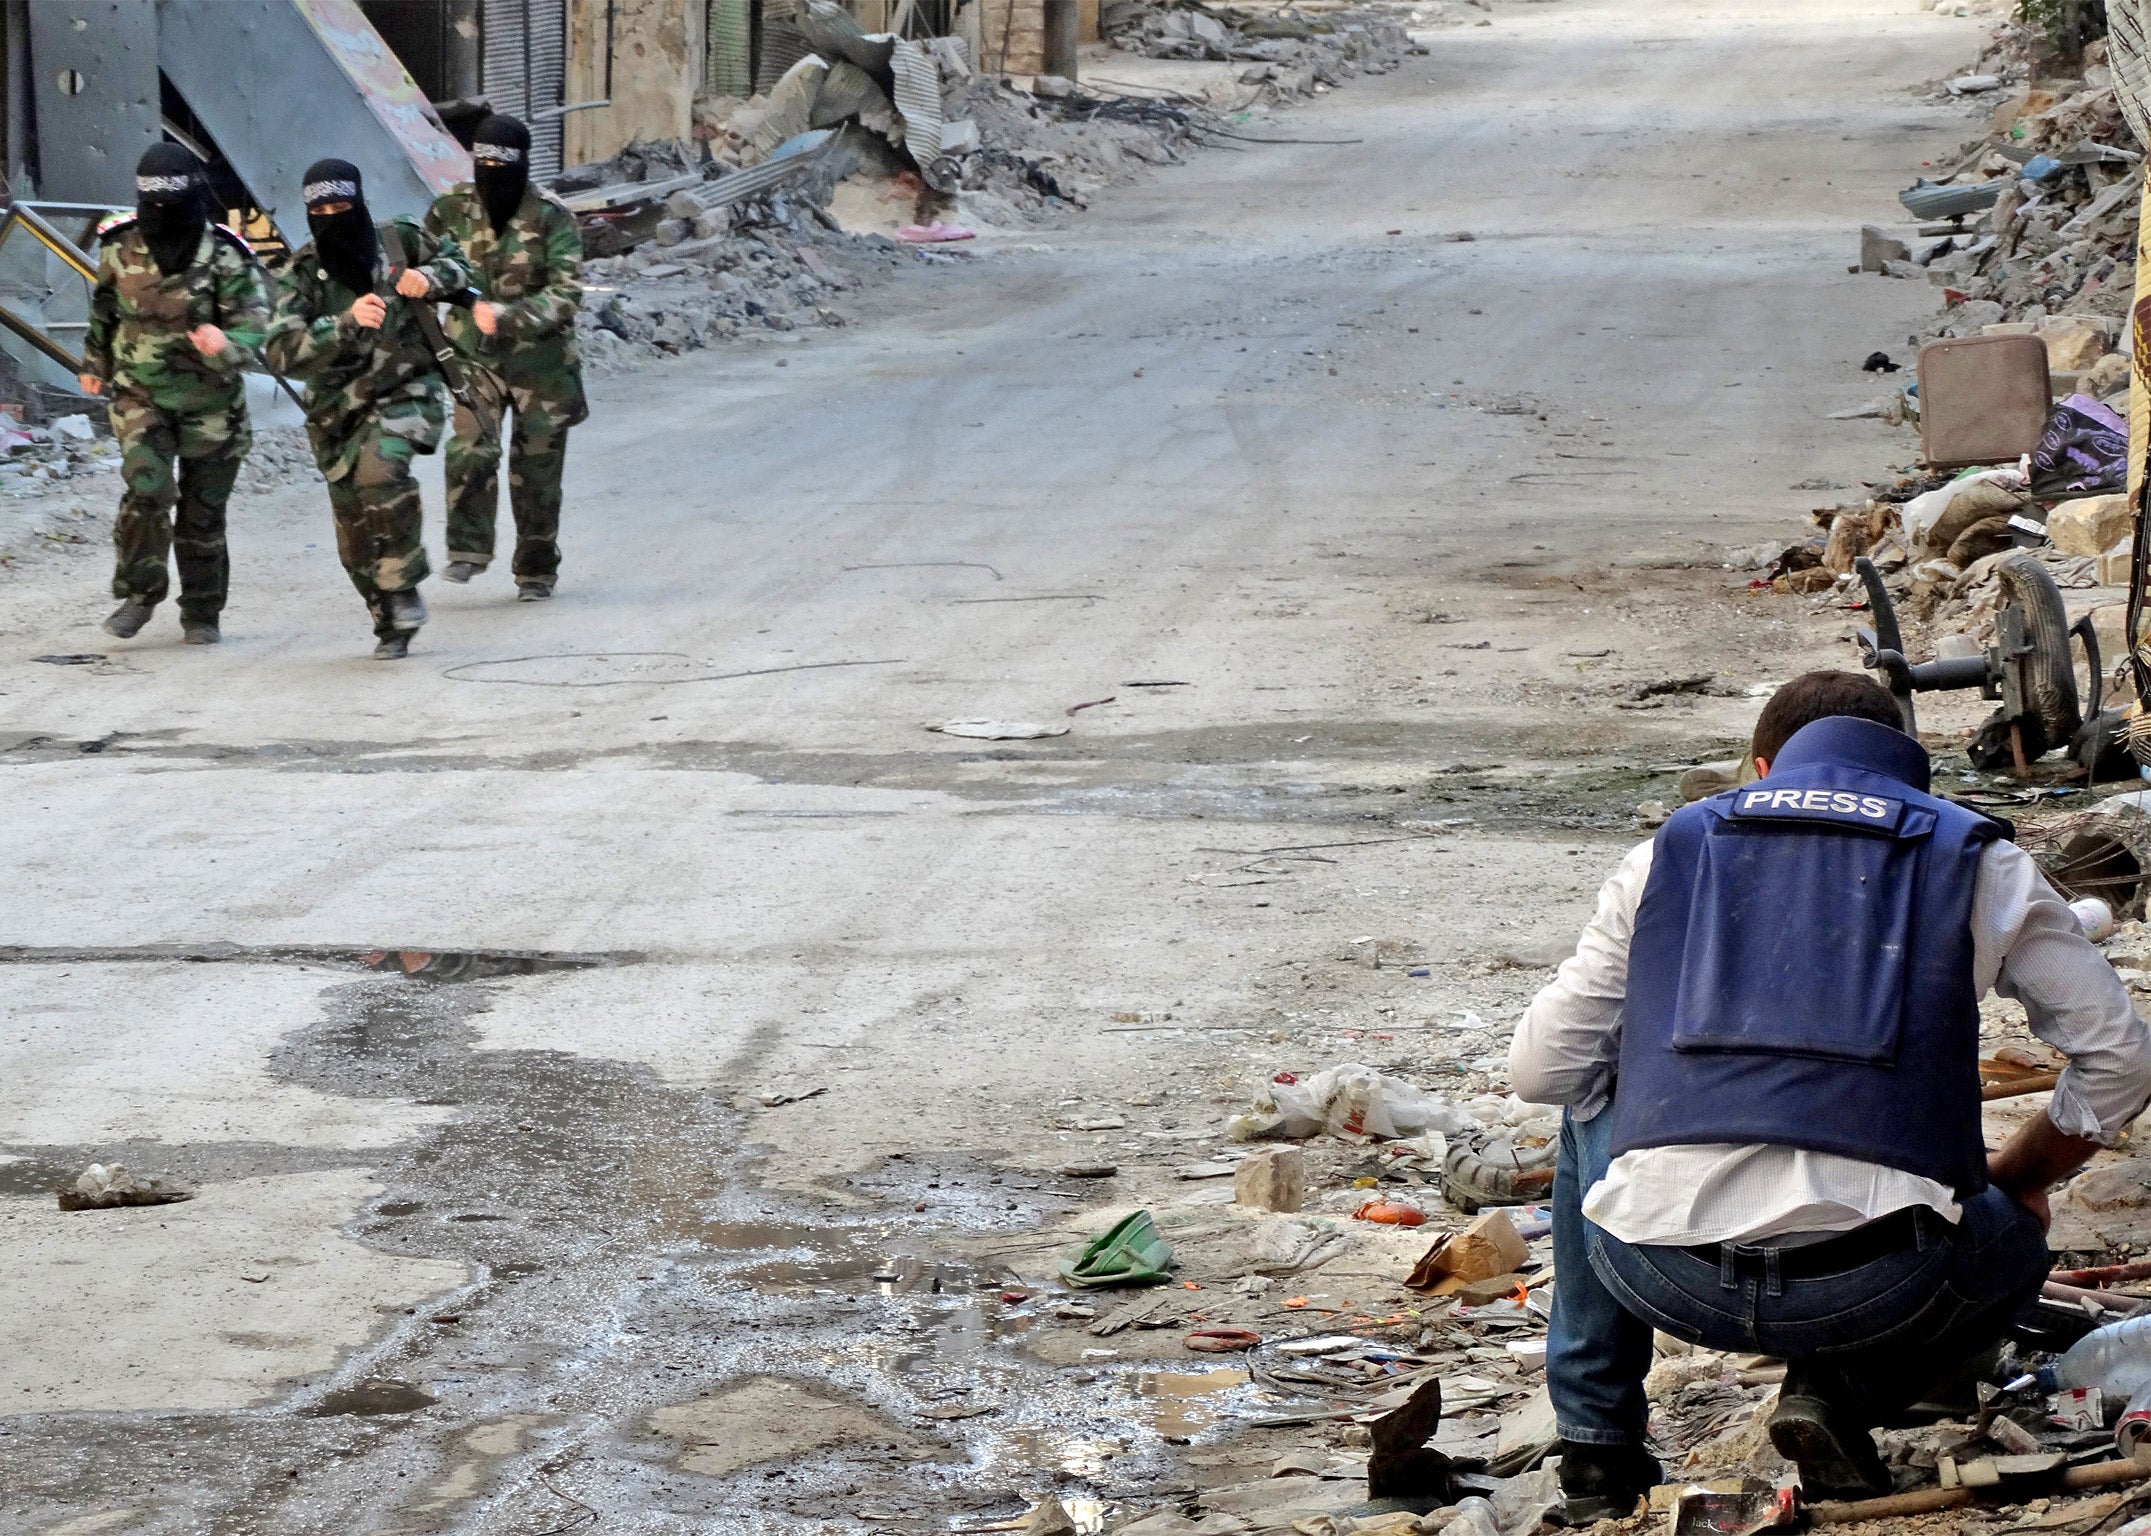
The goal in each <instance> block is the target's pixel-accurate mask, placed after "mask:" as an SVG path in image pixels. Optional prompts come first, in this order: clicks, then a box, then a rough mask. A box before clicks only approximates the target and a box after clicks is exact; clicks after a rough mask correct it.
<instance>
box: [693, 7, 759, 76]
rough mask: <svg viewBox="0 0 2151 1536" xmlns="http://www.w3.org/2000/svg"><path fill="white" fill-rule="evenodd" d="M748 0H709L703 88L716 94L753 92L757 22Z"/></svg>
mask: <svg viewBox="0 0 2151 1536" xmlns="http://www.w3.org/2000/svg"><path fill="white" fill-rule="evenodd" d="M748 5H749V0H709V5H708V7H707V9H705V10H704V12H703V18H704V21H705V23H706V29H705V38H706V42H705V46H704V48H703V53H702V88H703V89H704V90H706V91H708V92H710V93H711V94H712V95H715V96H748V95H751V94H753V91H754V40H753V31H754V23H753V20H752V18H751V17H750V15H749V14H748Z"/></svg>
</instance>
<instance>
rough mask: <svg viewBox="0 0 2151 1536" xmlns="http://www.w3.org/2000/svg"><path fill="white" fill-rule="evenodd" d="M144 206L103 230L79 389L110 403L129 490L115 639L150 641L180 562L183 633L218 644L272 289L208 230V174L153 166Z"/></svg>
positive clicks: (214, 229) (178, 155) (167, 157)
mask: <svg viewBox="0 0 2151 1536" xmlns="http://www.w3.org/2000/svg"><path fill="white" fill-rule="evenodd" d="M135 197H136V200H137V201H136V208H135V211H134V212H133V213H131V214H130V213H118V214H114V215H113V216H112V217H111V218H109V219H107V220H106V221H105V222H104V224H103V225H102V226H101V227H100V228H99V231H98V233H99V235H100V237H101V238H102V240H103V244H104V249H103V252H102V254H101V255H100V256H99V258H98V266H97V287H96V289H95V291H94V292H93V293H92V295H91V297H90V325H89V336H88V340H87V342H86V343H85V345H84V347H83V361H82V374H81V377H80V383H81V385H82V387H83V389H84V390H85V391H87V392H88V393H90V394H93V395H95V394H109V396H110V399H111V416H112V435H113V436H114V437H115V438H117V439H118V440H119V445H120V454H121V457H120V472H121V477H122V478H123V479H124V480H125V482H126V486H127V489H126V491H125V493H124V494H123V495H122V496H121V497H120V507H119V518H118V520H117V521H116V522H115V523H114V524H113V525H112V542H113V544H114V546H115V548H116V549H117V552H118V557H119V558H118V562H117V565H116V567H115V569H114V571H113V574H112V595H113V596H114V597H117V598H118V599H120V605H119V607H118V608H117V609H115V610H114V611H113V614H112V617H110V618H109V619H107V620H105V629H106V631H107V632H108V633H110V634H114V635H117V636H118V637H119V638H120V639H122V640H127V639H131V638H133V637H134V636H135V635H136V634H138V633H140V632H141V629H142V626H143V625H145V624H147V623H148V622H149V616H150V613H151V611H152V610H153V609H155V607H156V606H157V604H159V603H160V602H162V601H164V598H165V595H166V593H167V592H168V591H169V590H170V586H169V577H168V576H167V574H166V568H165V555H166V553H167V551H173V552H176V554H177V556H178V564H179V622H180V629H181V632H182V634H183V636H184V638H185V640H186V642H187V644H189V645H214V644H216V643H217V641H218V640H219V639H220V638H222V636H221V633H220V631H219V630H218V628H217V624H218V616H219V615H220V614H222V613H223V611H224V599H225V596H226V593H227V591H228V589H229V587H230V582H231V557H230V555H229V553H228V552H227V551H226V549H225V544H224V505H225V503H226V501H228V500H229V499H230V497H231V493H232V482H233V481H234V480H235V479H237V478H238V475H239V462H240V460H242V459H243V458H245V457H246V451H247V449H248V448H249V447H250V446H252V444H253V441H254V439H253V435H252V433H250V432H249V431H248V429H247V419H246V385H245V380H244V379H243V378H242V377H241V372H240V371H241V370H242V369H243V368H246V367H247V366H249V365H250V364H258V363H259V361H260V353H259V348H260V346H261V341H262V337H263V334H264V333H265V332H266V331H267V330H268V326H269V294H268V287H267V284H266V283H265V282H264V281H263V280H262V275H261V269H260V267H259V266H258V265H256V263H255V261H254V255H253V253H252V252H251V251H250V250H248V249H247V245H246V242H245V241H244V240H242V239H240V238H239V236H238V235H236V234H234V233H233V232H232V231H231V230H228V229H226V228H224V227H223V226H222V225H218V224H212V223H211V222H210V219H209V196H208V187H207V185H206V184H205V182H204V179H203V176H202V167H201V162H199V161H198V160H196V159H195V158H194V156H193V155H191V154H189V153H188V152H187V151H186V150H184V149H182V148H181V147H180V146H179V145H177V144H156V145H152V146H151V147H150V148H149V150H147V151H146V152H145V153H144V154H143V156H142V159H141V162H140V164H138V165H137V166H136V167H135ZM175 460H176V461H177V462H178V472H177V474H176V475H175V474H174V472H173V462H174V461H175ZM175 509H176V514H177V515H176V518H175V515H174V514H175Z"/></svg>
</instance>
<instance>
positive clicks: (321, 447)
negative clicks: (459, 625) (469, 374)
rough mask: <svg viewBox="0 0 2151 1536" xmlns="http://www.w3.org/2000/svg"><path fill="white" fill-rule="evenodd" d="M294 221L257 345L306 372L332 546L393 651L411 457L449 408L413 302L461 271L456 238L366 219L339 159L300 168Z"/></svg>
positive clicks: (435, 443) (407, 588)
mask: <svg viewBox="0 0 2151 1536" xmlns="http://www.w3.org/2000/svg"><path fill="white" fill-rule="evenodd" d="M306 222H307V224H308V225H309V226H310V227H311V228H312V230H313V233H314V238H313V240H312V242H311V243H309V244H307V245H305V246H302V247H301V248H300V249H299V251H298V253H297V254H296V255H294V256H293V257H292V259H291V265H290V266H289V267H288V268H286V269H285V272H284V275H283V279H282V281H280V282H279V283H278V285H277V293H276V312H275V314H274V316H273V317H272V318H271V320H270V323H269V339H268V342H267V344H266V346H265V348H264V351H265V352H266V353H267V355H268V359H269V362H270V364H271V366H273V367H274V368H276V369H277V370H278V371H279V372H282V373H287V374H290V375H292V376H293V377H295V378H299V379H303V380H304V381H305V383H306V431H307V435H308V437H310V438H311V439H312V440H313V445H314V460H315V462H316V463H318V464H319V465H320V466H321V473H322V474H323V475H324V476H325V477H327V479H328V482H329V506H330V507H331V509H332V510H333V511H334V512H335V514H336V553H337V554H338V555H339V556H340V557H341V558H342V560H343V564H344V570H345V571H347V572H349V573H350V576H351V584H352V585H353V586H354V587H356V588H358V592H359V596H360V597H362V598H364V599H365V600H366V608H367V611H368V612H369V613H371V614H372V615H373V632H374V635H375V636H376V637H377V638H378V639H379V641H380V644H379V645H377V646H376V647H375V648H374V655H375V656H376V657H377V658H379V659H381V660H383V661H393V660H395V659H397V658H399V657H402V656H404V655H407V654H408V653H409V651H410V648H411V636H412V635H413V634H415V633H417V631H418V627H419V626H420V625H421V624H424V623H425V622H426V605H425V603H424V601H423V600H422V599H421V598H420V597H419V595H418V584H419V583H420V582H421V581H423V580H425V578H426V575H427V566H426V552H425V549H424V547H423V546H422V545H421V544H420V543H419V525H420V521H421V518H422V515H423V509H422V508H421V506H420V504H419V499H418V482H417V481H416V480H415V479H413V478H412V477H411V459H412V457H413V455H415V454H421V453H432V452H433V451H434V450H435V449H436V448H438V447H439V446H440V443H441V433H442V430H443V428H444V427H445V426H446V424H447V416H448V391H447V388H446V386H445V384H444V381H443V380H442V377H441V372H440V367H439V365H438V364H437V363H436V362H435V360H434V357H433V353H432V350H431V349H430V348H429V347H428V346H427V345H426V340H425V336H424V334H423V333H422V331H421V329H420V326H421V319H420V315H419V312H418V301H421V300H423V301H425V302H428V303H431V302H433V301H434V299H436V298H438V297H440V296H443V295H446V294H448V293H453V292H457V291H459V290H461V289H462V288H463V286H464V282H465V279H466V277H467V276H468V274H467V272H466V271H465V268H464V265H463V253H462V252H461V251H459V250H458V249H457V248H456V243H455V242H454V241H453V240H449V239H445V238H443V237H440V236H437V235H434V234H432V233H429V232H428V231H426V230H424V229H421V228H420V227H419V225H418V224H417V223H416V222H415V221H414V220H411V219H395V220H393V221H391V222H389V223H386V224H383V225H381V226H380V227H379V228H378V229H377V228H375V226H374V223H373V220H372V218H371V216H370V215H369V214H368V213H367V211H366V200H365V195H364V192H363V190H362V189H361V187H360V184H359V173H358V167H357V166H355V165H352V164H351V163H350V162H349V161H345V160H317V161H315V162H314V164H313V165H312V166H311V167H309V168H308V170H307V172H306Z"/></svg>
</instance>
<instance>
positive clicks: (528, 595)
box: [515, 577, 553, 603]
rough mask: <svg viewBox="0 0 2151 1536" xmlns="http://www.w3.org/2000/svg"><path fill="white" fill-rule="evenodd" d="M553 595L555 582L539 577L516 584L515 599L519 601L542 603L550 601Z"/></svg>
mask: <svg viewBox="0 0 2151 1536" xmlns="http://www.w3.org/2000/svg"><path fill="white" fill-rule="evenodd" d="M552 595H553V584H552V583H551V582H549V581H543V580H540V579H538V578H537V577H532V578H531V579H530V580H528V581H519V582H517V583H516V584H515V600H516V601H517V602H519V603H542V602H546V601H548V600H549V599H550V598H551V597H552Z"/></svg>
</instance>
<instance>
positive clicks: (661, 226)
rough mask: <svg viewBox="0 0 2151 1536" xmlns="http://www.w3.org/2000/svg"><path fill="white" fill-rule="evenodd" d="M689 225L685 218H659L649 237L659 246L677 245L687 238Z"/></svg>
mask: <svg viewBox="0 0 2151 1536" xmlns="http://www.w3.org/2000/svg"><path fill="white" fill-rule="evenodd" d="M689 227H690V226H689V225H688V222H687V221H686V220H685V219H659V220H658V221H657V228H656V230H655V231H654V232H653V233H652V236H651V238H652V239H654V240H656V241H657V243H658V244H659V245H661V246H665V245H678V244H679V243H680V242H681V241H682V240H685V239H686V238H687V231H688V229H689Z"/></svg>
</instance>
